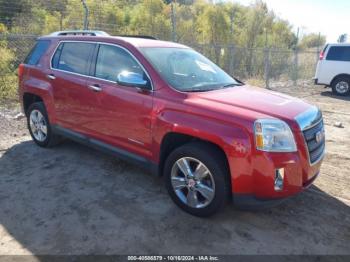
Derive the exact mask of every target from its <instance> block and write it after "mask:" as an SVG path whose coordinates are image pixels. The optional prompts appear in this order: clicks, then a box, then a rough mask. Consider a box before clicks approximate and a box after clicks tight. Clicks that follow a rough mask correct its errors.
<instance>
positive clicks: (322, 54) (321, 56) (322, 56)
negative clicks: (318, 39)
mask: <svg viewBox="0 0 350 262" xmlns="http://www.w3.org/2000/svg"><path fill="white" fill-rule="evenodd" d="M323 58H324V51H322V52H321V53H320V60H323Z"/></svg>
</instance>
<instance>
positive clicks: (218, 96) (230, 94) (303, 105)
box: [196, 85, 312, 122]
mask: <svg viewBox="0 0 350 262" xmlns="http://www.w3.org/2000/svg"><path fill="white" fill-rule="evenodd" d="M196 98H197V99H198V100H200V103H201V104H202V105H203V104H207V105H208V106H214V107H215V108H216V109H219V108H220V107H221V108H223V107H225V108H227V106H229V110H230V111H231V112H232V113H235V112H237V113H238V112H239V111H240V110H241V109H246V110H249V111H253V112H257V113H259V117H261V115H266V116H269V117H276V118H280V119H284V120H286V121H293V122H294V121H295V117H296V116H297V115H299V114H300V113H302V112H305V111H306V110H308V109H310V107H312V106H311V105H310V104H308V103H307V102H305V101H303V100H301V99H298V98H295V97H292V96H289V95H285V94H281V93H277V92H274V91H270V90H267V89H264V88H259V87H252V86H248V85H244V86H237V87H232V88H226V89H220V90H215V91H209V92H201V93H197V94H196ZM198 100H197V101H198Z"/></svg>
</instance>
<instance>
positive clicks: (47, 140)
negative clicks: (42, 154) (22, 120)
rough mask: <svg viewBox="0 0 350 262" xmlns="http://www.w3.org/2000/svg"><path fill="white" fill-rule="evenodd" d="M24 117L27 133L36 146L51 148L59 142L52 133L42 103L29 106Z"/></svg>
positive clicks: (56, 136) (58, 138) (57, 137)
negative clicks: (25, 117)
mask: <svg viewBox="0 0 350 262" xmlns="http://www.w3.org/2000/svg"><path fill="white" fill-rule="evenodd" d="M26 115H27V126H28V130H29V133H30V135H31V137H32V139H33V140H34V142H35V143H36V144H37V145H38V146H41V147H53V146H55V145H57V144H58V143H59V142H60V141H61V138H60V137H59V136H58V135H56V134H54V133H53V132H52V128H51V126H50V121H49V118H48V116H47V112H46V108H45V105H44V103H42V102H37V103H33V104H31V105H30V106H29V108H28V110H27V114H26ZM45 130H46V132H45ZM39 134H41V135H39Z"/></svg>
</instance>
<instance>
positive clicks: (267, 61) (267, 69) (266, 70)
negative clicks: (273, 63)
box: [264, 47, 270, 89]
mask: <svg viewBox="0 0 350 262" xmlns="http://www.w3.org/2000/svg"><path fill="white" fill-rule="evenodd" d="M264 53H265V55H264V61H265V67H264V78H265V87H266V88H267V89H270V49H269V48H267V47H266V48H265V50H264Z"/></svg>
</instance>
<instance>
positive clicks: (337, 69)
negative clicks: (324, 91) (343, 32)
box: [318, 45, 350, 84]
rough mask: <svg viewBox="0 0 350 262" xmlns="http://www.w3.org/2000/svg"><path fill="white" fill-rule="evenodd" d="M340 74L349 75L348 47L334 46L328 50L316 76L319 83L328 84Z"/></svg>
mask: <svg viewBox="0 0 350 262" xmlns="http://www.w3.org/2000/svg"><path fill="white" fill-rule="evenodd" d="M340 74H350V46H346V45H334V46H330V47H329V48H328V51H327V54H326V58H325V60H323V61H322V64H321V68H320V72H319V75H318V78H319V82H320V83H324V84H330V83H331V81H332V80H333V78H334V77H335V76H337V75H340Z"/></svg>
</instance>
